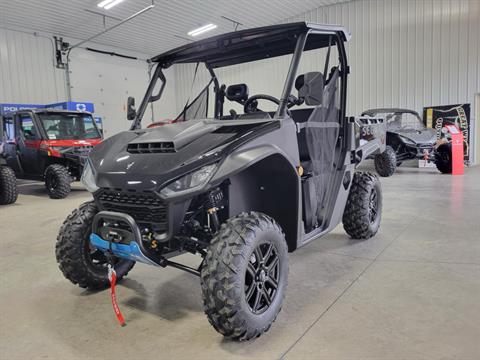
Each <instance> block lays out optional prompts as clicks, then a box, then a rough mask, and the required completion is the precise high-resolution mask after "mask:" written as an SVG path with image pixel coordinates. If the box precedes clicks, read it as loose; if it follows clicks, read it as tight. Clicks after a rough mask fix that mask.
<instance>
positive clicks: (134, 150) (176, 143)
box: [90, 119, 279, 190]
mask: <svg viewBox="0 0 480 360" xmlns="http://www.w3.org/2000/svg"><path fill="white" fill-rule="evenodd" d="M269 123H275V124H278V125H279V122H278V121H272V120H268V121H265V120H264V119H262V120H232V121H225V120H224V121H222V120H190V121H186V122H181V123H174V124H169V125H165V126H162V127H156V128H151V129H141V130H134V131H125V132H122V133H120V134H117V135H115V136H112V137H111V138H109V139H106V140H105V141H103V142H102V143H101V144H99V145H97V146H96V147H95V148H94V149H93V151H92V152H91V154H90V159H91V163H92V165H93V168H94V173H95V179H96V183H97V186H98V187H100V188H116V189H126V188H128V189H137V190H155V189H158V188H159V187H160V186H161V185H162V184H164V183H166V182H168V181H170V180H173V179H175V178H177V177H179V176H181V175H183V174H184V173H188V172H190V171H192V166H193V168H195V167H196V166H195V165H196V164H197V165H198V166H197V167H200V166H202V164H206V163H211V162H214V161H216V160H217V161H218V160H219V159H220V157H219V152H221V151H222V149H224V148H226V147H227V146H228V145H230V144H233V143H235V142H238V141H239V140H241V139H242V138H245V137H246V136H247V135H251V134H252V133H253V134H255V133H256V132H257V130H258V129H261V128H265V127H266V126H268V124H269ZM275 128H277V127H275ZM260 133H264V132H261V131H260Z"/></svg>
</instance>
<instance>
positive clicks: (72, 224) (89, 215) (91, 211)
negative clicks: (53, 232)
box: [55, 201, 135, 289]
mask: <svg viewBox="0 0 480 360" xmlns="http://www.w3.org/2000/svg"><path fill="white" fill-rule="evenodd" d="M97 212H98V209H97V207H96V205H95V203H94V202H93V201H89V202H86V203H84V204H82V205H80V207H79V208H78V209H75V210H74V211H73V212H72V213H71V214H70V215H69V216H68V217H67V219H66V220H65V221H64V223H63V225H62V227H61V228H60V232H59V234H58V237H57V245H56V247H55V255H56V257H57V263H58V266H59V268H60V270H61V271H62V273H63V275H64V276H65V277H66V278H67V279H68V280H70V281H71V282H72V283H74V284H78V286H80V287H82V288H89V289H98V288H103V287H106V286H108V284H109V281H108V277H107V265H108V262H107V258H106V257H105V255H104V253H103V252H102V251H100V250H98V249H97V248H95V247H94V246H92V245H91V244H90V234H91V232H92V223H93V218H94V217H95V214H97ZM113 262H114V268H115V271H116V273H117V279H118V280H120V279H121V278H123V277H124V276H126V275H127V273H128V272H129V271H130V270H131V269H132V267H133V266H134V265H135V262H134V261H130V260H124V259H119V258H114V261H113Z"/></svg>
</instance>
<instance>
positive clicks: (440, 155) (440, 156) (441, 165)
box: [435, 143, 452, 174]
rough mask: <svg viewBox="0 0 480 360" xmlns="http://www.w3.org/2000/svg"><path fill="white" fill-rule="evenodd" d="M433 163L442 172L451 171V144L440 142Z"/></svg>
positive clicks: (449, 172)
mask: <svg viewBox="0 0 480 360" xmlns="http://www.w3.org/2000/svg"><path fill="white" fill-rule="evenodd" d="M435 165H436V166H437V169H438V171H440V172H441V173H442V174H451V173H452V144H450V143H448V144H442V145H440V146H439V147H438V149H437V154H436V157H435Z"/></svg>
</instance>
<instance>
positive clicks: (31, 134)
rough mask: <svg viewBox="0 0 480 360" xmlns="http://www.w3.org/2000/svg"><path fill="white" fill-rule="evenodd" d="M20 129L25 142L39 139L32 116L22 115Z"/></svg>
mask: <svg viewBox="0 0 480 360" xmlns="http://www.w3.org/2000/svg"><path fill="white" fill-rule="evenodd" d="M20 129H21V132H22V134H23V137H24V138H25V140H36V139H38V133H37V129H36V128H35V124H34V123H33V119H32V118H31V116H30V115H20Z"/></svg>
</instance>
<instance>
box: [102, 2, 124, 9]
mask: <svg viewBox="0 0 480 360" xmlns="http://www.w3.org/2000/svg"><path fill="white" fill-rule="evenodd" d="M122 1H123V0H103V1H101V2H99V3H98V4H97V6H98V7H101V8H104V9H105V10H108V9H110V8H112V7H114V6H115V5H118V4H120V3H121V2H122Z"/></svg>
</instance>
